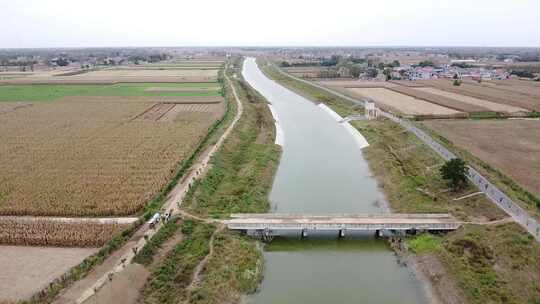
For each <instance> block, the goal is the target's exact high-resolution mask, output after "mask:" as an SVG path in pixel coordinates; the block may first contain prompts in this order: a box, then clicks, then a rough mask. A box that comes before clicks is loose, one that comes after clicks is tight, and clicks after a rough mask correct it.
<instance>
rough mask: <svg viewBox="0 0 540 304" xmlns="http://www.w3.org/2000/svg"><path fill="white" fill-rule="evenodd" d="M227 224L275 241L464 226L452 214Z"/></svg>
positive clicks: (284, 217) (239, 217) (236, 218)
mask: <svg viewBox="0 0 540 304" xmlns="http://www.w3.org/2000/svg"><path fill="white" fill-rule="evenodd" d="M231 217H232V218H231V219H230V220H226V221H224V223H225V224H226V225H227V227H228V228H229V229H231V230H239V231H243V232H245V233H247V234H248V235H250V236H254V237H260V238H262V239H265V240H271V239H272V237H274V236H285V235H286V236H290V235H291V234H292V235H294V234H296V235H298V236H301V237H307V236H308V234H317V233H332V232H333V233H335V234H336V235H337V236H338V237H344V236H346V235H347V234H348V233H351V234H352V233H354V232H370V231H371V232H374V233H375V235H376V236H391V235H395V234H406V233H411V232H417V231H450V230H455V229H457V228H459V227H460V226H461V222H459V221H457V220H456V219H455V218H454V217H452V216H451V215H449V214H395V213H394V214H323V215H305V214H302V215H300V214H279V213H269V214H232V215H231Z"/></svg>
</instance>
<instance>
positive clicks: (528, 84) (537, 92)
mask: <svg viewBox="0 0 540 304" xmlns="http://www.w3.org/2000/svg"><path fill="white" fill-rule="evenodd" d="M477 85H483V86H488V87H491V88H495V89H500V90H505V91H510V92H515V93H518V94H525V95H530V96H533V97H537V98H540V81H526V80H513V79H509V80H491V81H483V82H482V83H481V84H478V83H477Z"/></svg>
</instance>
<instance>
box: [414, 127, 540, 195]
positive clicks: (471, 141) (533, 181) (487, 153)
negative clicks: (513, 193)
mask: <svg viewBox="0 0 540 304" xmlns="http://www.w3.org/2000/svg"><path fill="white" fill-rule="evenodd" d="M424 124H425V125H426V126H428V127H429V128H431V129H433V130H435V131H437V132H438V133H440V134H441V135H442V136H444V137H446V138H447V139H449V140H450V141H452V142H453V143H455V144H456V145H458V146H460V147H462V148H465V149H467V150H469V151H471V153H473V154H474V155H475V156H477V157H478V158H480V159H482V160H484V161H486V162H487V163H489V164H491V165H493V166H495V167H497V168H498V169H500V170H501V171H502V172H504V173H505V174H506V175H508V176H510V177H512V178H513V179H514V180H515V181H517V182H518V183H520V184H521V185H522V186H524V188H526V189H527V190H529V191H530V192H531V193H535V194H536V195H540V120H514V119H512V120H473V121H471V120H454V121H426V122H424Z"/></svg>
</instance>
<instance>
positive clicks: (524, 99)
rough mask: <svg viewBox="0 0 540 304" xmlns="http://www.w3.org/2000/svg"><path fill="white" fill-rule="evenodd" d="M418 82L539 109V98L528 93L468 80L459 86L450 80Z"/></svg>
mask: <svg viewBox="0 0 540 304" xmlns="http://www.w3.org/2000/svg"><path fill="white" fill-rule="evenodd" d="M418 82H419V83H420V84H423V85H426V86H431V87H435V88H437V89H441V90H444V91H448V92H452V93H457V94H462V95H467V96H470V97H475V98H478V99H483V100H488V101H492V102H495V103H501V104H505V105H510V106H514V107H520V108H524V109H528V110H535V111H540V98H538V97H534V96H530V95H525V94H519V93H516V92H510V91H505V90H498V89H496V88H491V87H487V86H480V85H476V84H471V83H469V82H463V83H462V84H461V85H460V86H455V85H453V84H452V81H450V80H421V81H418Z"/></svg>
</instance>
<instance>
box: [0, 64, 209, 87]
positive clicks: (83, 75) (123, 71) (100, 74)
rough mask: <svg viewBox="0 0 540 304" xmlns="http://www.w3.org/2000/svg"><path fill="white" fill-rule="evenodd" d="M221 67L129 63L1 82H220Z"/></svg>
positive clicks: (2, 82)
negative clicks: (218, 77)
mask: <svg viewBox="0 0 540 304" xmlns="http://www.w3.org/2000/svg"><path fill="white" fill-rule="evenodd" d="M218 70H219V66H217V65H216V66H172V67H170V66H163V67H152V66H147V67H140V66H133V67H132V66H128V67H119V68H107V69H98V70H91V71H84V70H79V71H75V72H69V73H60V74H58V73H56V74H55V73H51V72H46V73H45V72H43V73H34V74H30V75H28V76H26V77H17V78H9V79H2V80H0V84H116V83H147V82H167V83H181V82H184V83H198V82H216V81H217V76H218Z"/></svg>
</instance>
